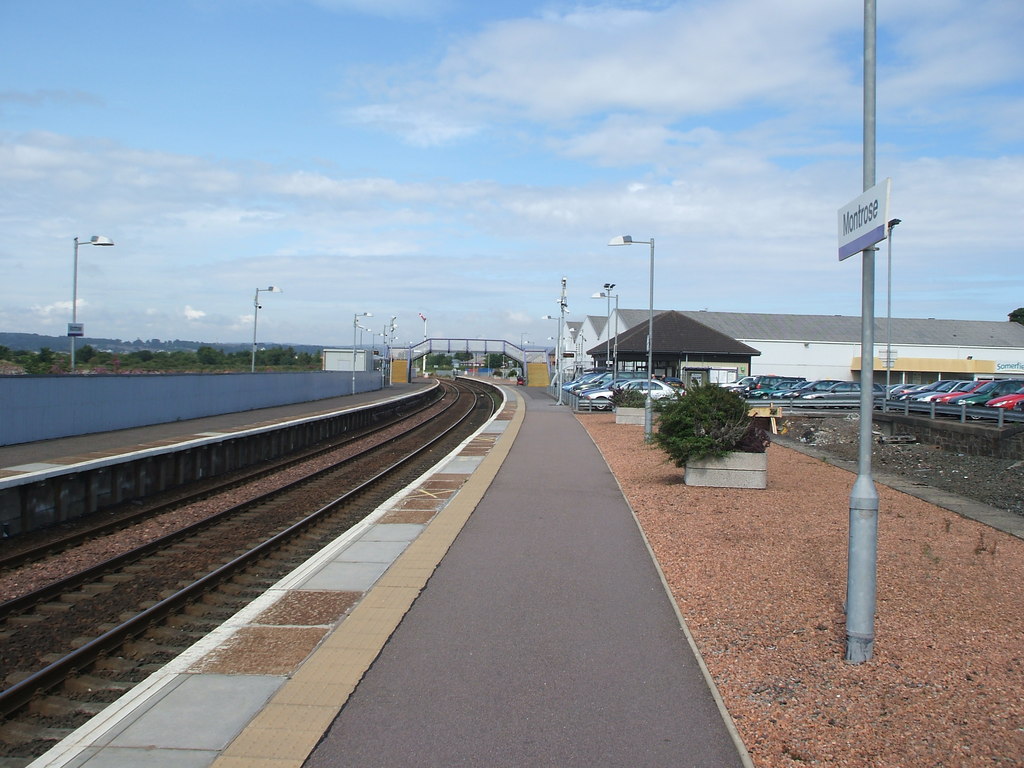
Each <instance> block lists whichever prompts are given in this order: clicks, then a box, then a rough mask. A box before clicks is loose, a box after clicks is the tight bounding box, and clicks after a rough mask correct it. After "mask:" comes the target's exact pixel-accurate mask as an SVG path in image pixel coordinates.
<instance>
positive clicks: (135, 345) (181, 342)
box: [0, 332, 323, 355]
mask: <svg viewBox="0 0 1024 768" xmlns="http://www.w3.org/2000/svg"><path fill="white" fill-rule="evenodd" d="M86 344H89V345H91V346H93V347H95V348H96V349H99V350H103V351H106V352H138V351H140V350H143V349H146V350H149V351H150V352H159V351H164V352H173V351H175V350H191V351H193V352H194V351H195V350H197V349H199V347H213V348H214V349H219V350H221V351H223V352H242V351H247V350H250V349H252V344H251V343H250V344H246V343H241V344H218V343H216V342H208V341H187V340H185V339H174V340H173V341H161V340H160V339H149V340H148V341H143V340H142V339H135V341H122V340H121V339H99V338H92V337H85V338H80V339H78V341H77V342H76V345H75V346H77V347H79V348H81V347H84V346H85V345H86ZM0 346H4V347H7V348H9V349H13V350H15V351H17V352H38V351H39V350H40V349H42V348H43V347H48V348H49V349H52V350H54V351H55V352H62V351H64V350H66V349H68V337H67V336H43V335H42V334H38V333H3V332H0ZM260 347H263V348H268V347H291V348H292V349H294V350H295V351H296V352H308V353H310V354H316V355H319V354H320V351H321V350H322V349H323V346H322V345H319V346H318V345H314V344H277V343H272V342H266V341H261V342H260Z"/></svg>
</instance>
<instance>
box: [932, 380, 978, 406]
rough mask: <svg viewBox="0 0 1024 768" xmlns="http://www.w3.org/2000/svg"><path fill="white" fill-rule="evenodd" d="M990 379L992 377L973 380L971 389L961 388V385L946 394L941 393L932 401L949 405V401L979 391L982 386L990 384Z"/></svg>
mask: <svg viewBox="0 0 1024 768" xmlns="http://www.w3.org/2000/svg"><path fill="white" fill-rule="evenodd" d="M989 381H990V379H979V380H978V381H974V382H971V383H972V384H973V386H971V387H970V388H969V389H960V388H959V387H957V388H956V389H954V390H953V391H952V392H947V393H946V394H944V395H941V396H940V397H936V398H934V399H933V400H932V402H933V403H935V404H936V405H949V403H950V402H952V401H953V400H957V399H959V398H961V397H966V396H967V395H969V394H971V393H972V392H975V391H977V390H978V389H980V388H981V387H983V386H985V385H986V384H988V383H989Z"/></svg>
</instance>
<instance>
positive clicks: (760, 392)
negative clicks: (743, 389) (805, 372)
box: [747, 379, 804, 400]
mask: <svg viewBox="0 0 1024 768" xmlns="http://www.w3.org/2000/svg"><path fill="white" fill-rule="evenodd" d="M802 383H804V380H803V379H801V380H794V381H783V382H780V383H779V384H776V385H775V386H774V387H768V388H767V389H755V390H753V391H752V392H751V393H750V394H749V395H747V398H748V399H750V400H773V399H776V398H779V397H783V396H784V394H785V393H788V392H791V391H792V390H793V388H794V387H796V386H798V385H799V384H802Z"/></svg>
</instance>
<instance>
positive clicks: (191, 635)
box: [145, 626, 209, 644]
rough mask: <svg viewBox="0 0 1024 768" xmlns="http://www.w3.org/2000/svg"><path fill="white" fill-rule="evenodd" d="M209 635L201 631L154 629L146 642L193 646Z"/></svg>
mask: <svg viewBox="0 0 1024 768" xmlns="http://www.w3.org/2000/svg"><path fill="white" fill-rule="evenodd" d="M208 634H209V633H208V632H201V631H188V630H184V629H181V628H179V627H166V626H165V627H153V628H152V629H150V630H149V631H148V632H147V633H146V638H145V639H146V640H152V641H153V642H161V641H163V642H169V643H188V644H192V643H195V642H196V641H198V640H201V639H203V638H204V637H206V636H207V635H208Z"/></svg>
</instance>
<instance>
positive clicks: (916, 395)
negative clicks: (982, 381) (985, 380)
mask: <svg viewBox="0 0 1024 768" xmlns="http://www.w3.org/2000/svg"><path fill="white" fill-rule="evenodd" d="M973 383H974V382H973V381H963V380H960V379H950V380H947V381H944V382H941V383H940V384H939V386H936V387H935V388H934V389H922V390H918V391H917V392H911V393H909V394H908V395H907V396H906V399H907V400H909V401H911V402H914V403H930V402H931V401H932V400H935V399H937V398H939V397H941V396H942V395H946V394H949V393H950V392H955V391H956V390H957V388H958V387H964V388H967V387H968V386H969V385H971V384H973Z"/></svg>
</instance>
